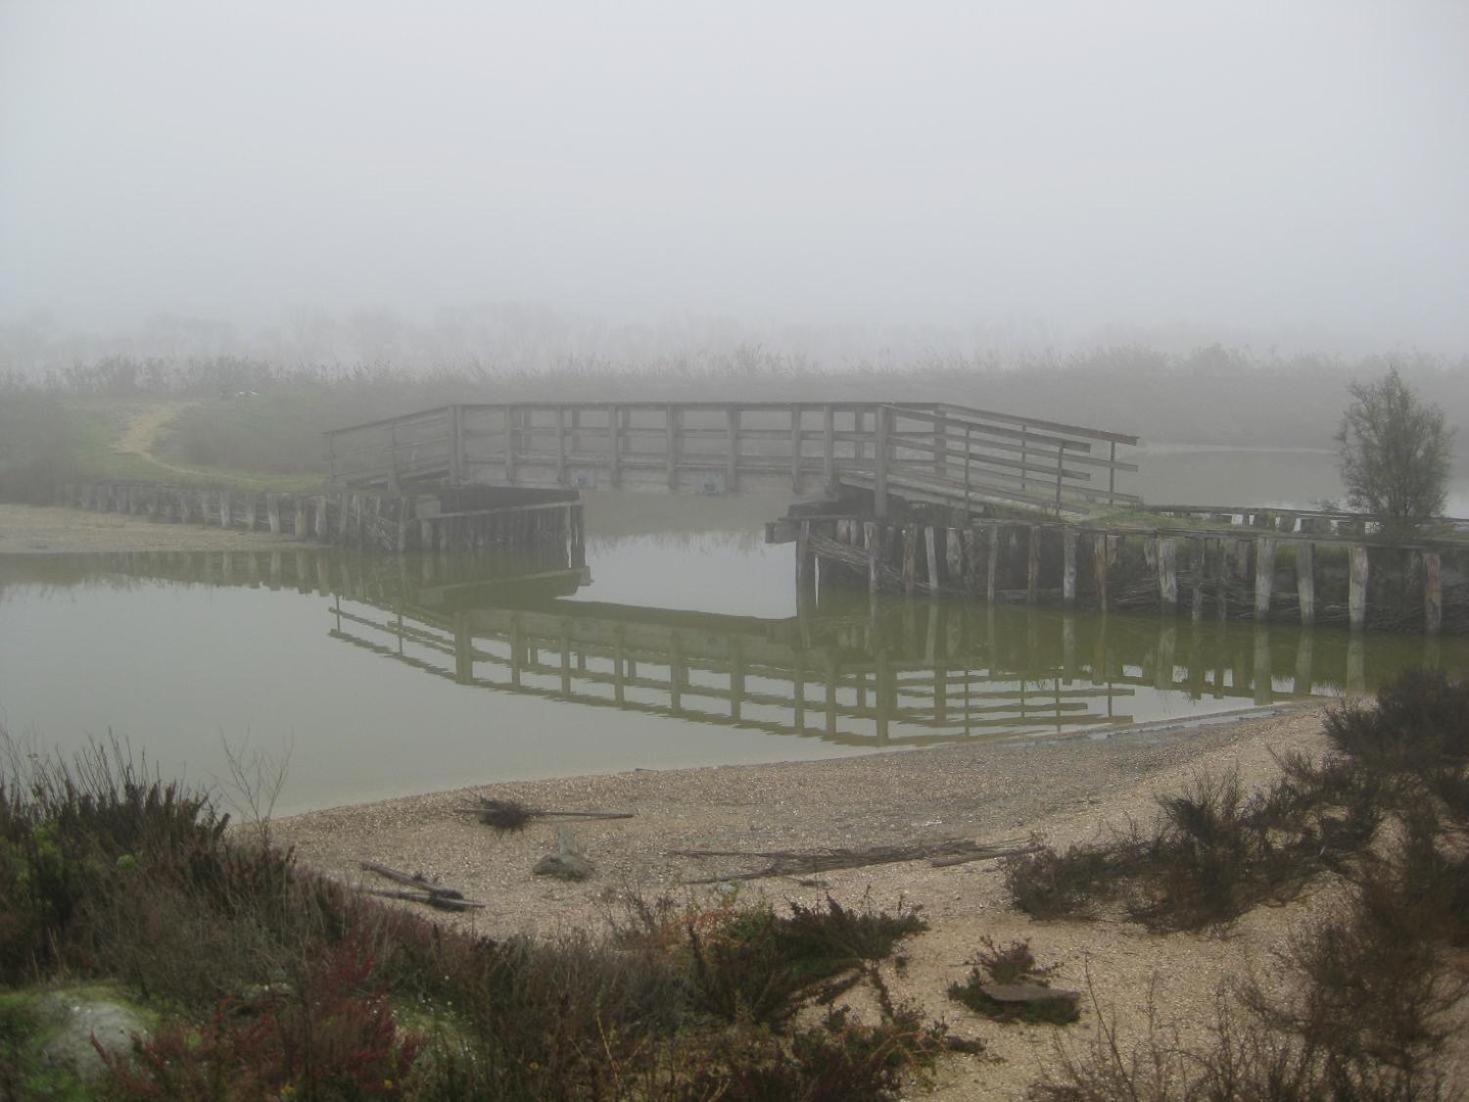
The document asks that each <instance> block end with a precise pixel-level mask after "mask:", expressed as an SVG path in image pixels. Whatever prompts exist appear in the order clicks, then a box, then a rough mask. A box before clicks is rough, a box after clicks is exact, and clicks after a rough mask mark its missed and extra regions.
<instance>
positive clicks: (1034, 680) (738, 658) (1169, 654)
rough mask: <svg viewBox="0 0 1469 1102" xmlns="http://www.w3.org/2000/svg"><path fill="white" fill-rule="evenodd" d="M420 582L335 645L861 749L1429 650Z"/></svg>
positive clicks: (1193, 630) (370, 608) (988, 615)
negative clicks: (679, 605)
mask: <svg viewBox="0 0 1469 1102" xmlns="http://www.w3.org/2000/svg"><path fill="white" fill-rule="evenodd" d="M413 574H414V572H413V571H408V572H406V573H405V572H398V573H393V572H380V571H378V572H369V573H366V574H363V575H361V576H359V577H358V578H357V579H356V581H357V584H355V585H346V586H343V587H341V588H340V589H338V590H337V591H336V593H335V600H334V602H333V605H332V608H331V610H330V616H331V622H332V630H331V634H332V636H333V637H334V638H337V639H340V640H342V641H344V642H347V643H350V644H352V645H354V646H357V647H361V648H363V649H365V650H369V651H371V652H373V653H376V654H379V655H382V656H384V657H387V658H390V659H392V660H394V661H399V662H402V663H404V664H407V665H410V666H413V667H415V668H417V669H420V670H423V671H424V672H426V673H429V674H432V675H434V676H437V677H442V678H444V679H446V680H448V681H454V682H457V683H459V684H461V685H470V686H475V687H479V688H483V689H488V690H496V691H501V692H512V693H521V694H527V695H535V696H540V697H544V698H547V699H553V700H562V701H567V702H571V703H575V704H581V705H587V706H594V707H605V708H617V709H622V710H628V711H638V712H643V713H646V714H650V715H659V716H670V717H675V718H678V719H684V720H689V721H693V722H698V723H710V724H717V725H729V726H740V727H746V728H752V729H758V730H762V731H767V732H771V733H779V734H796V735H801V736H807V737H817V738H822V739H827V740H830V741H835V742H841V743H847V744H855V745H883V744H891V745H909V746H922V745H929V744H933V743H938V742H947V741H954V740H960V739H973V738H981V737H1002V736H1014V735H1023V734H1041V733H1060V732H1065V731H1071V730H1079V729H1082V728H1087V727H1102V726H1105V725H1115V724H1123V723H1128V722H1131V721H1132V720H1133V719H1134V718H1141V719H1149V718H1163V717H1166V716H1172V715H1177V714H1178V713H1179V712H1181V711H1199V712H1204V711H1209V710H1218V708H1217V707H1213V708H1211V707H1210V704H1209V703H1207V702H1218V703H1219V705H1221V706H1229V705H1242V704H1254V705H1265V704H1270V703H1273V702H1275V701H1277V700H1281V699H1286V698H1291V697H1303V696H1307V695H1310V694H1313V693H1321V692H1334V691H1340V690H1342V689H1344V688H1345V689H1353V690H1361V689H1365V688H1368V687H1369V684H1368V678H1367V673H1366V671H1367V669H1368V668H1369V664H1368V662H1367V652H1368V650H1369V649H1370V650H1372V651H1373V652H1374V661H1373V662H1372V663H1371V668H1372V669H1373V672H1374V674H1375V675H1377V676H1378V677H1380V676H1385V675H1386V674H1387V672H1389V668H1396V667H1397V666H1401V665H1405V664H1410V663H1412V662H1421V661H1423V660H1424V658H1425V651H1424V646H1423V641H1422V640H1421V639H1415V640H1411V641H1410V640H1404V639H1393V638H1387V637H1383V638H1373V639H1371V640H1370V641H1369V640H1365V639H1364V638H1363V637H1362V636H1361V635H1360V634H1357V635H1355V636H1352V635H1348V634H1347V633H1339V634H1338V633H1331V632H1316V633H1312V632H1303V631H1300V630H1299V629H1295V628H1289V627H1284V626H1273V625H1241V624H1227V623H1218V624H1207V625H1199V624H1188V623H1180V622H1178V621H1175V620H1171V619H1165V620H1154V619H1144V618H1128V617H1121V616H1110V617H1101V616H1095V615H1090V614H1075V613H1062V612H1056V611H1043V610H1040V609H1035V608H1013V607H1004V606H989V607H981V608H978V609H975V608H974V607H973V606H970V607H968V608H966V607H964V606H963V605H962V604H961V603H959V602H941V601H932V602H911V601H910V602H901V601H893V602H891V603H885V604H883V605H882V606H880V608H879V611H878V613H877V615H876V616H875V617H874V616H873V615H872V614H871V613H870V612H869V611H868V608H867V603H866V602H865V601H863V603H862V608H863V611H862V612H861V614H852V613H851V612H850V610H849V609H845V608H843V607H842V606H840V605H833V604H831V603H825V604H823V605H821V606H818V607H817V608H815V609H813V610H809V611H805V612H803V614H802V615H798V616H794V617H789V618H785V619H761V618H754V617H744V616H729V615H718V614H709V613H699V612H684V611H675V610H666V609H658V608H648V607H639V606H630V605H621V604H608V603H598V602H587V601H578V600H572V599H567V596H566V594H568V593H570V592H574V590H575V588H576V587H577V586H578V584H579V583H580V580H581V576H580V574H579V572H575V571H559V572H558V571H550V572H543V573H540V574H537V575H534V576H529V575H520V576H518V577H515V578H506V579H504V580H503V581H501V582H498V583H497V582H494V581H481V582H477V583H472V584H458V585H448V586H445V585H435V584H432V583H429V584H427V585H425V584H423V583H422V582H421V581H419V580H415V581H413V582H412V583H407V579H408V578H410V577H413ZM405 583H407V584H405ZM1405 644H1407V645H1409V647H1410V649H1411V650H1412V652H1413V653H1412V654H1411V655H1409V654H1407V652H1406V651H1405V650H1404V649H1403V648H1404V645H1405ZM1398 651H1402V652H1403V653H1402V654H1400V655H1399V654H1397V652H1398ZM1428 657H1430V658H1432V654H1430V655H1429V656H1428ZM1374 680H1375V678H1374ZM1186 700H1187V701H1196V702H1200V703H1198V704H1196V705H1195V704H1186V703H1185V701H1186Z"/></svg>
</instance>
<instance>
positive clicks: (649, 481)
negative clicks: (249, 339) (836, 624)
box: [326, 402, 1139, 518]
mask: <svg viewBox="0 0 1469 1102" xmlns="http://www.w3.org/2000/svg"><path fill="white" fill-rule="evenodd" d="M326 439H327V456H328V463H329V466H330V474H331V479H332V482H333V484H334V485H338V486H345V487H351V488H356V489H381V490H411V489H413V488H415V487H435V486H442V485H448V486H468V485H497V486H544V487H571V488H586V489H590V488H597V487H601V488H611V487H649V488H660V487H661V488H665V489H670V490H685V491H693V492H699V493H708V494H727V493H737V492H739V491H740V490H742V489H745V488H751V487H765V488H772V487H776V488H779V487H784V488H788V489H790V490H792V491H793V492H795V493H797V494H800V493H805V492H811V491H815V490H822V491H825V490H834V491H837V492H840V491H842V490H849V491H854V492H858V493H866V494H870V495H871V496H872V502H873V505H872V507H873V511H874V514H875V515H876V516H877V517H878V518H882V517H884V516H886V515H887V513H888V511H889V506H890V503H891V501H892V499H894V498H899V499H901V500H903V501H904V502H908V503H913V504H920V503H921V504H927V505H938V506H943V507H947V508H951V509H956V510H960V509H962V510H965V511H966V512H975V511H977V510H979V509H981V508H982V507H983V506H986V505H992V504H1001V505H1010V506H1018V507H1022V508H1029V509H1039V510H1045V511H1047V512H1052V513H1056V514H1072V515H1075V514H1086V513H1090V512H1092V511H1094V510H1095V509H1096V508H1097V507H1098V506H1105V507H1118V506H1123V507H1125V506H1129V505H1135V504H1138V503H1139V498H1138V497H1137V496H1136V495H1133V494H1130V493H1126V492H1124V491H1122V490H1120V489H1118V485H1117V476H1118V475H1119V474H1120V473H1127V472H1132V471H1136V470H1137V466H1136V465H1135V464H1134V463H1131V462H1128V461H1127V460H1126V459H1124V458H1119V453H1118V449H1119V447H1120V448H1128V447H1131V446H1134V445H1136V444H1137V442H1138V440H1137V437H1135V436H1129V435H1126V434H1124V433H1116V432H1105V431H1102V430H1100V429H1092V428H1085V427H1082V426H1078V425H1066V424H1061V423H1059V422H1055V421H1047V420H1040V419H1037V418H1033V417H1018V416H1015V415H1012V414H1007V413H997V412H995V411H993V410H983V409H975V408H972V407H969V406H956V405H946V404H939V403H910V402H901V403H900V402H796V403H770V402H753V403H728V402H591V403H588V402H561V403H544V402H541V403H524V402H521V403H498V404H472V405H471V404H463V405H451V406H442V407H440V408H437V409H430V410H424V411H422V412H419V413H413V414H409V415H406V416H402V417H394V418H390V419H388V420H384V421H376V422H372V423H369V424H364V425H354V426H351V427H348V428H343V429H337V430H335V431H333V432H329V433H327V437H326Z"/></svg>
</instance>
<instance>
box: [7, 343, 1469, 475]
mask: <svg viewBox="0 0 1469 1102" xmlns="http://www.w3.org/2000/svg"><path fill="white" fill-rule="evenodd" d="M534 362H535V363H538V362H539V361H534ZM1391 367H1396V368H1397V369H1398V370H1399V372H1400V373H1401V375H1402V378H1403V379H1404V380H1405V381H1406V382H1407V383H1409V384H1410V385H1411V386H1412V388H1413V389H1414V391H1415V392H1416V393H1418V394H1420V395H1421V396H1422V397H1423V398H1424V400H1425V401H1428V402H1431V403H1434V404H1436V405H1438V406H1440V407H1442V409H1443V410H1444V411H1445V414H1446V416H1447V419H1448V422H1449V424H1450V425H1457V424H1464V423H1466V422H1469V363H1465V362H1460V363H1452V362H1450V361H1447V360H1444V359H1441V358H1436V357H1432V356H1428V355H1424V354H1409V355H1402V356H1394V357H1384V356H1373V357H1364V358H1361V359H1356V360H1342V359H1336V358H1329V357H1322V356H1294V357H1289V358H1282V357H1271V356H1261V355H1257V354H1255V353H1252V352H1250V351H1248V350H1243V349H1229V348H1223V347H1221V346H1218V345H1214V346H1209V347H1206V348H1201V349H1196V350H1194V351H1192V352H1188V353H1183V354H1170V353H1164V352H1161V351H1159V350H1157V349H1153V348H1148V347H1141V346H1125V347H1108V348H1096V349H1091V350H1088V351H1084V352H1077V353H1072V354H1068V355H1065V356H1059V355H1058V356H1036V355H1033V356H1025V357H1020V358H1017V359H1013V360H1010V361H1007V362H1004V363H1002V362H1000V361H999V360H998V359H995V358H991V357H986V356H981V357H957V356H930V357H926V358H924V357H920V358H917V359H915V360H913V361H912V362H911V363H910V364H909V365H908V366H907V367H906V368H905V369H901V370H900V369H899V368H896V367H891V366H883V365H879V364H873V363H856V364H853V365H850V366H847V367H843V368H841V369H820V368H818V367H816V366H814V365H813V364H812V363H810V362H808V361H806V360H805V359H803V358H802V357H800V356H794V355H788V354H784V353H780V352H776V351H772V350H769V349H766V348H763V347H760V346H737V347H735V348H733V349H731V350H728V351H722V352H721V351H712V350H711V351H706V352H702V353H695V354H690V355H688V356H671V357H664V358H656V359H650V360H647V361H643V362H634V361H618V362H611V361H605V360H602V359H599V358H595V357H592V358H584V359H579V358H576V357H566V358H564V359H562V360H561V361H559V362H558V363H555V364H552V365H549V366H534V365H533V363H528V362H524V361H520V360H516V359H508V358H507V359H506V360H505V361H504V362H502V363H499V364H493V365H492V364H485V363H479V362H462V363H455V362H446V363H444V364H443V365H441V366H438V367H435V368H432V369H422V368H420V369H413V368H409V367H406V366H395V365H392V364H383V363H360V364H353V365H344V364H339V363H319V364H318V363H305V362H301V361H290V360H269V359H263V358H258V357H243V356H232V355H220V356H214V357H181V358H170V357H162V356H153V357H135V356H124V355H113V356H106V357H101V358H98V359H95V360H88V361H78V362H76V363H72V364H68V365H66V366H63V367H53V368H51V369H49V370H46V371H44V372H40V373H36V372H33V371H29V370H27V371H22V370H20V369H19V367H18V366H17V365H16V364H14V363H10V364H7V365H5V366H4V367H0V387H4V388H6V389H7V390H9V391H10V392H11V393H12V394H14V393H16V392H17V391H21V390H26V391H32V392H43V393H50V394H53V395H60V396H77V397H103V398H149V397H168V398H188V399H196V400H200V401H204V402H219V401H229V402H234V403H237V404H238V403H239V402H242V401H249V402H258V403H259V402H263V403H269V404H271V405H273V406H275V407H277V408H276V414H277V415H278V416H281V417H284V418H287V419H289V420H303V419H304V420H306V421H310V422H311V428H312V430H313V431H315V430H316V429H319V428H325V427H331V426H333V425H340V424H350V423H352V422H353V421H356V420H372V419H374V418H377V417H386V416H393V415H396V414H399V413H404V412H408V411H410V410H413V409H417V408H423V407H427V406H433V405H439V404H443V403H446V402H454V401H505V400H527V401H534V400H546V399H549V398H557V399H566V398H574V399H581V400H586V401H611V400H629V399H631V400H636V399H647V400H653V401H679V400H713V401H718V400H730V401H749V400H752V399H763V400H771V401H801V400H807V401H831V400H860V401H879V400H897V399H904V400H912V401H923V400H931V401H943V402H951V403H955V404H963V405H973V406H979V407H981V408H988V409H999V410H1004V411H1007V412H1014V413H1022V414H1029V415H1031V416H1041V417H1049V418H1052V419H1057V420H1067V421H1074V422H1077V423H1080V424H1086V425H1093V426H1098V427H1103V428H1108V429H1114V430H1117V431H1124V432H1133V433H1136V434H1138V435H1140V436H1142V437H1143V438H1144V439H1145V440H1153V441H1184V442H1192V443H1210V444H1219V445H1237V446H1262V445H1274V446H1297V447H1315V448H1331V447H1332V444H1333V436H1334V434H1335V432H1336V430H1337V428H1338V422H1339V419H1340V416H1341V411H1342V409H1343V406H1344V404H1345V401H1346V397H1347V395H1346V386H1347V384H1348V383H1349V382H1350V381H1352V380H1354V379H1355V380H1358V381H1363V380H1369V379H1375V378H1380V377H1382V376H1383V375H1385V374H1386V373H1387V371H1388V370H1389V368H1391ZM318 414H319V416H318ZM303 427H304V426H303ZM198 461H203V460H198Z"/></svg>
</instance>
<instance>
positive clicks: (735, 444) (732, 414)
mask: <svg viewBox="0 0 1469 1102" xmlns="http://www.w3.org/2000/svg"><path fill="white" fill-rule="evenodd" d="M724 423H725V433H726V435H728V437H729V453H728V455H726V456H725V460H724V490H725V493H730V494H732V493H734V492H735V490H736V489H738V488H739V484H740V411H739V410H738V409H737V408H736V407H734V406H729V407H727V408H726V409H725V411H724Z"/></svg>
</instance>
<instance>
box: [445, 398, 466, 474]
mask: <svg viewBox="0 0 1469 1102" xmlns="http://www.w3.org/2000/svg"><path fill="white" fill-rule="evenodd" d="M463 481H464V407H463V406H461V405H459V404H458V403H457V402H456V403H455V404H454V405H452V406H450V407H449V485H451V486H458V485H460V484H461V483H462V482H463Z"/></svg>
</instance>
